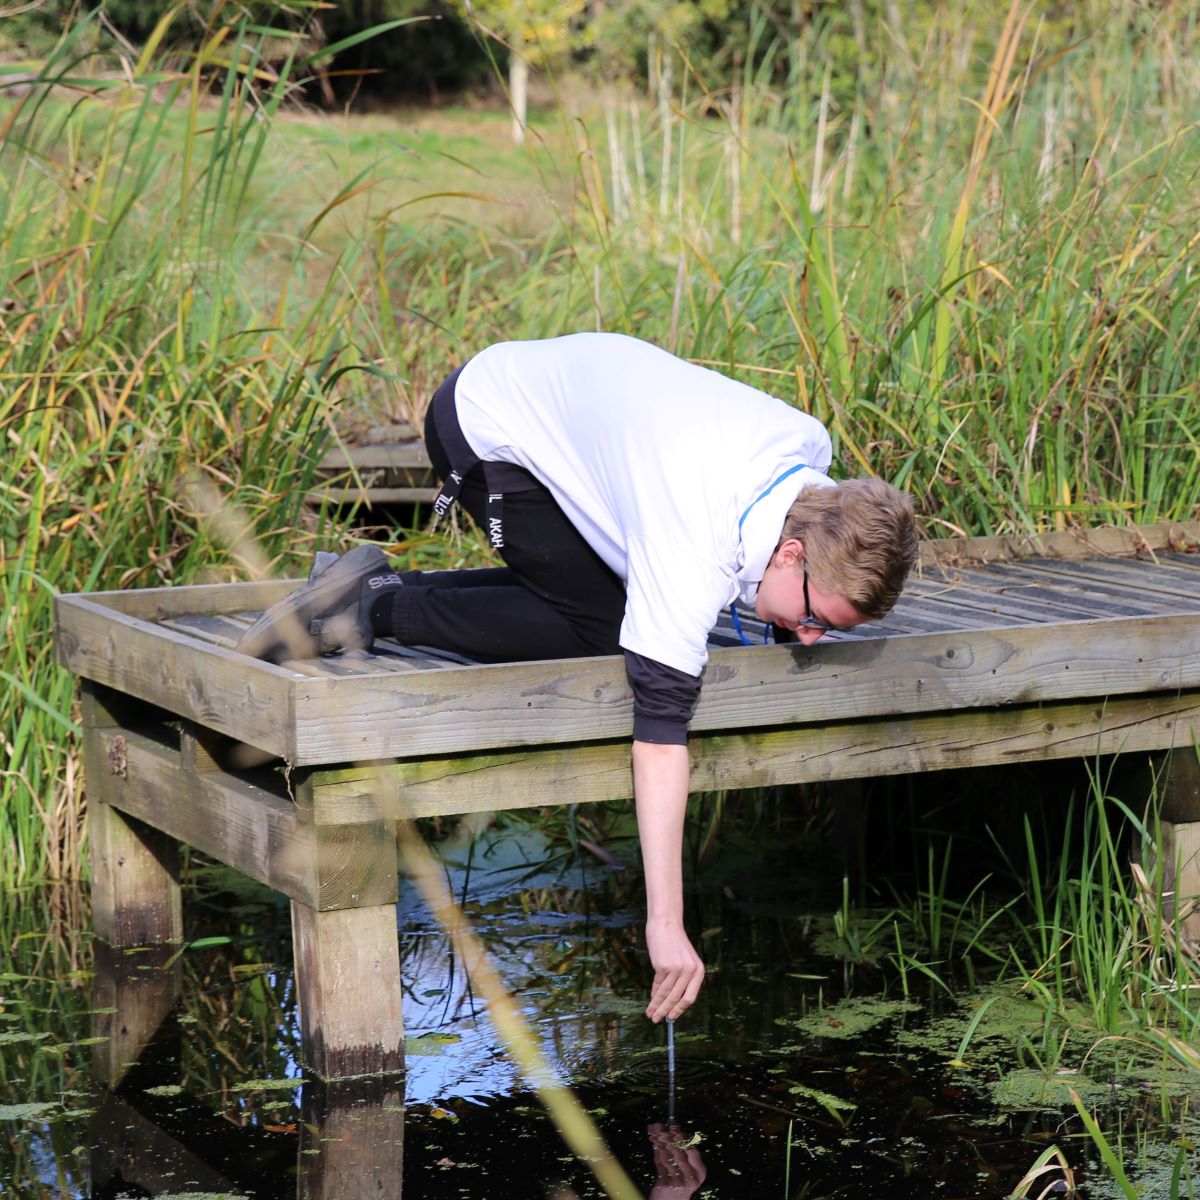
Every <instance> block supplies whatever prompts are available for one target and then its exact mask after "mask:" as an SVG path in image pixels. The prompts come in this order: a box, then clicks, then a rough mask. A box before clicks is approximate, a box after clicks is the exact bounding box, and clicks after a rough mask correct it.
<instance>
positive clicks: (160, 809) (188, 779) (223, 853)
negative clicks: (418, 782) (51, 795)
mask: <svg viewBox="0 0 1200 1200" xmlns="http://www.w3.org/2000/svg"><path fill="white" fill-rule="evenodd" d="M97 736H98V738H99V742H98V747H99V752H100V753H101V755H102V756H105V757H107V756H108V755H110V754H114V753H115V751H116V748H117V747H118V746H119V748H120V753H121V755H122V756H123V760H122V761H123V765H124V770H125V774H124V775H123V776H114V775H112V774H111V773H109V774H107V775H104V774H102V775H101V776H100V778H99V781H98V782H97V779H96V776H95V773H94V772H89V775H88V798H89V803H90V802H91V800H92V799H95V800H97V801H100V800H103V801H104V804H102V805H101V808H107V807H109V806H111V807H112V808H114V809H120V810H121V812H122V813H126V814H129V815H131V816H133V817H136V818H138V819H139V821H141V822H145V824H146V825H148V826H152V827H153V828H154V829H156V830H161V831H162V832H163V833H164V834H166V835H168V836H169V837H171V838H174V839H177V840H178V841H180V842H185V843H186V844H187V845H189V846H194V847H195V848H196V849H197V850H202V851H204V853H205V854H209V855H211V856H212V857H213V858H216V859H219V860H220V861H221V862H223V863H227V864H228V865H229V866H231V867H235V868H236V869H237V870H239V871H240V872H241V873H242V874H243V875H247V876H249V877H250V878H251V879H256V880H258V881H259V882H260V883H264V884H266V885H267V886H268V887H272V888H274V889H275V890H276V891H280V892H283V893H284V895H286V896H289V897H291V898H292V899H293V900H300V901H302V902H303V903H305V904H307V905H308V906H309V907H311V908H315V909H320V910H325V909H334V908H353V907H362V906H370V905H375V904H385V903H395V900H396V897H397V895H398V892H397V872H396V852H395V842H394V838H393V836H392V831H391V829H390V827H387V828H385V827H384V826H382V825H380V824H375V825H370V824H368V823H366V822H363V823H361V824H360V825H358V826H357V827H354V828H345V829H339V828H326V829H321V830H317V829H315V828H314V827H313V826H312V825H311V824H309V823H307V822H305V821H304V820H303V819H302V818H301V816H300V814H299V813H298V812H297V810H296V807H295V805H294V804H293V803H292V802H291V801H290V800H288V799H286V798H284V797H281V796H279V795H276V794H275V793H274V792H272V791H268V790H267V789H265V788H262V787H259V786H257V785H256V784H254V783H251V782H248V781H246V780H244V779H240V778H237V777H235V776H233V775H228V774H225V773H224V772H221V771H218V770H211V769H210V770H207V771H205V772H204V773H203V774H195V775H194V774H190V773H189V772H187V771H186V770H185V769H184V768H183V764H182V759H181V756H180V754H179V753H177V752H175V751H173V750H171V749H170V748H169V747H166V746H164V745H163V744H162V743H161V742H159V741H157V740H155V739H153V738H150V737H147V736H146V735H143V734H138V733H134V732H132V731H124V732H121V731H117V730H104V731H101V732H100V733H99V734H98V735H97ZM109 940H111V939H109Z"/></svg>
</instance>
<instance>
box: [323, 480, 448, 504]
mask: <svg viewBox="0 0 1200 1200" xmlns="http://www.w3.org/2000/svg"><path fill="white" fill-rule="evenodd" d="M437 494H438V489H437V488H436V487H432V486H427V487H380V486H377V485H375V484H371V483H367V482H366V481H365V480H364V482H363V485H362V487H357V486H355V485H353V484H347V485H344V486H341V487H335V486H333V485H332V484H331V485H330V486H329V487H323V488H314V489H313V490H312V491H310V492H308V493H307V495H306V496H305V497H304V498H305V500H306V501H307V502H308V503H309V504H320V503H322V502H325V503H327V504H356V503H360V502H361V503H363V504H366V505H367V506H368V507H370V506H371V505H373V504H428V503H430V502H432V501H433V500H436V499H437Z"/></svg>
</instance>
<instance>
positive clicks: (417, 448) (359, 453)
mask: <svg viewBox="0 0 1200 1200" xmlns="http://www.w3.org/2000/svg"><path fill="white" fill-rule="evenodd" d="M349 467H354V468H356V469H357V470H359V471H364V470H370V469H372V468H383V469H396V470H405V469H408V470H418V471H432V470H433V464H432V463H431V462H430V461H429V452H428V451H427V450H426V449H425V443H424V442H422V441H420V440H419V439H418V438H417V435H416V434H415V433H414V434H413V435H412V438H411V440H404V441H402V440H400V439H396V440H395V441H391V442H381V443H378V444H376V445H365V446H335V447H334V448H333V449H332V450H329V451H327V452H326V453H325V454H324V455H323V456H322V457H321V459H320V461H319V462H318V463H317V470H318V471H338V472H345V471H346V470H347V468H349Z"/></svg>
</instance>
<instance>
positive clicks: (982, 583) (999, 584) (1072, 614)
mask: <svg viewBox="0 0 1200 1200" xmlns="http://www.w3.org/2000/svg"><path fill="white" fill-rule="evenodd" d="M947 582H950V583H952V584H953V586H954V589H955V593H956V594H957V596H958V597H960V599H961V600H962V601H966V600H967V599H968V598H970V597H974V598H975V600H976V602H978V603H985V602H986V603H987V604H989V605H990V606H991V607H994V608H999V609H1000V610H1001V611H1003V612H1008V613H1011V614H1013V615H1016V616H1020V617H1022V618H1023V619H1024V620H1025V621H1026V622H1027V623H1040V624H1047V623H1057V622H1060V621H1086V620H1089V619H1095V618H1096V617H1100V616H1104V615H1107V614H1105V613H1103V612H1101V611H1100V610H1099V609H1098V608H1097V607H1096V606H1095V605H1093V604H1091V603H1088V602H1087V600H1086V598H1083V597H1078V596H1075V597H1071V596H1067V595H1063V594H1056V593H1055V592H1053V591H1052V590H1051V589H1049V588H1045V587H1041V588H1039V587H1038V586H1037V585H1035V584H1031V583H1028V582H1021V581H1019V580H1016V579H1014V578H1012V577H1010V576H1009V575H1008V574H1007V572H1006V571H1003V570H1001V569H1000V568H998V567H990V568H986V569H981V568H978V567H974V568H971V567H960V568H957V569H956V570H955V571H954V572H953V575H952V576H951V577H950V578H948V580H947ZM1124 615H1126V616H1130V615H1132V614H1130V613H1126V614H1124Z"/></svg>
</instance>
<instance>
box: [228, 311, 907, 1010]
mask: <svg viewBox="0 0 1200 1200" xmlns="http://www.w3.org/2000/svg"><path fill="white" fill-rule="evenodd" d="M425 440H426V444H427V446H428V450H429V455H430V459H431V460H432V462H433V465H434V467H435V468H436V469H437V471H438V472H439V474H440V475H441V477H442V479H443V480H445V483H444V484H443V487H442V491H441V493H440V494H439V496H438V498H437V500H436V501H435V504H434V508H435V510H436V512H437V513H438V515H441V514H443V513H444V512H445V511H446V510H447V509H448V508H449V507H450V505H452V504H453V503H455V501H456V500H459V499H461V501H462V503H463V505H464V507H465V508H466V509H467V510H468V511H469V512H470V513H471V515H472V516H473V517H474V518H475V520H476V521H477V522H479V524H480V527H481V528H483V529H484V530H485V531H486V532H487V534H488V537H489V540H490V541H491V543H492V545H493V546H494V547H495V548H496V550H497V551H498V552H499V554H500V556H501V558H502V559H503V561H504V563H505V566H504V567H497V568H494V569H490V570H476V571H466V572H464V571H437V572H418V571H413V572H406V573H404V574H396V573H395V572H393V571H391V570H390V568H389V567H388V564H387V560H386V558H385V557H384V555H383V553H382V552H381V551H380V550H379V549H377V548H376V547H373V546H360V547H358V548H356V549H355V550H352V551H350V553H348V554H345V555H343V556H342V557H341V558H339V559H338V560H337V561H336V562H334V563H333V564H332V565H331V566H329V567H327V568H326V569H325V570H324V571H322V572H320V573H319V574H316V575H315V577H313V578H310V582H309V584H308V585H306V586H305V587H304V588H301V589H300V590H299V591H297V592H295V593H293V594H292V595H291V596H289V597H287V598H286V599H284V600H282V601H280V602H279V603H278V604H276V605H275V606H274V607H273V608H271V609H270V610H268V611H267V612H266V613H265V614H264V615H263V616H262V617H261V618H260V619H259V621H258V622H257V623H256V624H255V625H254V626H253V627H252V628H251V629H249V630H248V631H247V632H246V634H245V636H244V637H243V639H242V641H241V643H240V645H239V648H240V649H241V650H243V651H244V652H245V653H247V654H252V655H254V656H256V657H260V658H269V659H273V660H275V661H279V660H282V659H284V658H289V657H305V656H311V655H315V654H319V653H322V654H323V653H334V652H337V651H338V650H342V649H346V648H353V647H357V648H362V647H369V646H370V645H371V643H372V641H373V639H374V638H375V637H377V636H388V637H394V638H396V639H397V640H398V641H400V642H404V643H408V644H412V645H424V646H434V647H439V648H442V649H447V650H455V651H458V652H459V653H462V654H465V655H468V656H469V657H472V658H475V659H478V660H480V661H484V662H505V661H520V660H529V659H545V658H563V657H577V656H583V655H594V654H615V653H618V652H623V653H624V655H625V662H626V668H627V671H628V674H629V679H630V682H631V685H632V688H633V693H634V718H633V749H632V756H633V778H634V792H635V797H636V801H635V802H636V806H637V819H638V831H639V834H640V838H641V844H642V862H643V867H644V869H645V874H646V897H647V918H646V944H647V949H648V950H649V953H650V961H651V963H652V965H653V967H654V971H655V975H654V983H653V985H652V988H651V994H650V1001H649V1005H648V1007H647V1010H646V1013H647V1016H649V1017H650V1019H651V1020H652V1021H659V1020H661V1019H662V1018H663V1017H670V1018H672V1019H674V1018H675V1017H678V1016H679V1015H680V1014H681V1013H683V1012H684V1011H685V1010H686V1009H687V1008H688V1007H690V1005H691V1004H692V1002H693V1001H694V1000H695V998H696V994H697V993H698V992H699V990H700V985H701V983H702V982H703V979H704V966H703V964H702V963H701V961H700V958H699V956H698V955H697V953H696V951H695V949H694V948H693V946H692V944H691V942H690V941H689V939H688V937H687V934H686V933H685V932H684V926H683V882H682V866H681V855H682V841H683V822H684V812H685V809H686V806H687V782H688V756H687V725H688V721H689V720H690V719H691V715H692V711H693V709H694V708H695V704H696V700H697V699H698V697H699V694H700V685H701V679H700V676H701V673H702V671H703V668H704V664H705V661H706V658H707V651H706V646H707V641H708V634H709V631H710V630H711V629H712V627H713V625H714V623H715V621H716V619H717V617H718V616H719V614H720V612H721V610H722V609H723V608H725V607H726V606H731V605H732V604H733V602H734V601H735V600H736V599H739V598H740V599H741V600H742V601H743V602H744V603H746V604H749V605H753V607H754V609H755V611H756V612H757V614H758V616H759V617H761V618H762V619H763V620H764V621H766V622H767V623H769V624H770V625H772V626H773V627H774V628H775V631H776V634H777V636H778V637H779V638H780V639H781V640H784V639H786V640H793V639H794V640H798V641H801V642H803V643H805V644H811V643H813V642H815V641H817V640H818V639H819V638H820V637H822V636H823V635H824V634H825V633H826V632H828V631H829V630H833V629H849V628H852V627H853V626H855V625H859V624H861V623H862V622H864V621H868V620H872V619H875V618H878V617H881V616H883V615H884V614H885V613H887V612H888V611H889V610H890V609H891V607H892V606H893V605H894V604H895V602H896V599H897V597H898V596H899V594H900V589H901V587H902V585H903V583H904V579H905V576H906V575H907V574H908V571H909V570H910V568H911V566H912V564H913V562H914V561H915V559H916V551H917V546H916V533H915V528H914V521H913V511H912V504H911V501H910V500H909V498H908V497H907V496H906V495H905V494H903V493H901V492H898V491H897V490H896V489H895V488H893V487H891V486H889V485H888V484H885V483H883V482H881V481H880V480H877V479H859V480H852V481H849V482H846V483H842V484H840V485H839V484H835V483H834V481H833V480H831V479H830V478H829V477H828V475H827V474H826V472H827V470H828V468H829V464H830V459H831V453H832V449H831V444H830V440H829V435H828V433H827V432H826V430H825V428H824V426H823V425H822V424H821V423H820V422H819V421H817V420H816V419H815V418H813V417H811V416H808V415H807V414H806V413H802V412H799V411H798V410H796V409H794V408H792V407H790V406H789V405H787V404H784V403H783V402H782V401H780V400H776V399H774V398H773V397H770V396H767V395H766V394H764V393H762V392H759V391H757V390H755V389H754V388H751V387H748V386H746V385H745V384H741V383H736V382H734V381H733V380H731V379H728V378H726V377H725V376H723V375H720V374H718V373H717V372H715V371H709V370H706V369H704V368H702V367H697V366H693V365H692V364H690V363H687V362H684V361H682V360H681V359H678V358H676V357H675V356H674V355H671V354H668V353H667V352H666V351H664V350H660V349H658V348H657V347H654V346H652V345H650V344H648V343H646V342H642V341H639V340H637V339H635V338H631V337H625V336H623V335H618V334H600V333H595V334H592V333H582V334H574V335H571V336H568V337H561V338H553V339H550V340H547V341H536V342H503V343H499V344H498V345H495V346H491V347H489V348H488V349H486V350H484V351H482V352H481V353H480V354H478V355H476V356H475V357H474V358H472V359H471V360H470V361H469V362H467V363H466V364H465V366H463V367H460V368H459V369H458V370H457V371H456V372H455V373H454V374H453V375H451V376H450V378H449V379H447V380H446V382H445V383H443V384H442V386H441V387H440V388H438V390H437V392H436V393H435V394H434V397H433V400H432V402H431V404H430V407H429V413H428V416H427V418H426V425H425ZM734 619H735V625H736V612H735V613H734ZM736 627H737V628H738V632H739V634H740V632H741V630H740V625H738V626H736ZM744 640H745V638H744V637H743V641H744Z"/></svg>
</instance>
